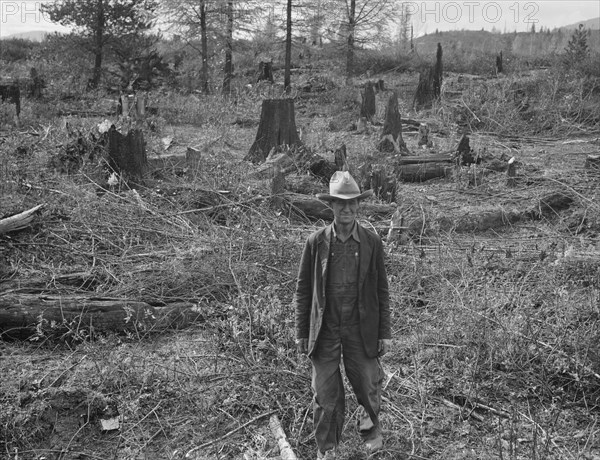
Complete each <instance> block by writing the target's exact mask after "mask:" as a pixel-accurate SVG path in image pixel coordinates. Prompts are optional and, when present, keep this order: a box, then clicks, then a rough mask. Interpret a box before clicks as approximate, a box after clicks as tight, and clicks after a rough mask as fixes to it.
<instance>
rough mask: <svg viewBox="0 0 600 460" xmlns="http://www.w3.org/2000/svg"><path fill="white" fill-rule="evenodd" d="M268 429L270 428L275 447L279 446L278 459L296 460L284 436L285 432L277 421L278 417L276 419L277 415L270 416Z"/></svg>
mask: <svg viewBox="0 0 600 460" xmlns="http://www.w3.org/2000/svg"><path fill="white" fill-rule="evenodd" d="M269 427H270V428H271V433H273V436H274V437H275V439H276V441H277V445H278V446H279V458H281V460H297V459H298V457H296V454H295V453H294V451H293V449H292V446H290V443H289V442H288V440H287V437H286V435H285V431H283V428H282V427H281V422H280V421H279V417H277V415H271V418H270V419H269Z"/></svg>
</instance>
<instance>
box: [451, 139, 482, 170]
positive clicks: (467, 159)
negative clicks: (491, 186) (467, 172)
mask: <svg viewBox="0 0 600 460" xmlns="http://www.w3.org/2000/svg"><path fill="white" fill-rule="evenodd" d="M470 142H471V141H470V139H469V136H467V135H466V134H463V136H462V137H461V138H460V141H459V142H458V147H457V148H456V164H457V166H469V165H472V164H479V163H481V158H479V156H478V155H475V154H474V152H473V149H472V148H471V145H470Z"/></svg>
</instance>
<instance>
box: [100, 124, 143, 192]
mask: <svg viewBox="0 0 600 460" xmlns="http://www.w3.org/2000/svg"><path fill="white" fill-rule="evenodd" d="M108 155H109V166H110V167H111V168H112V169H113V170H114V171H116V172H118V173H121V174H124V175H125V176H126V177H128V178H131V179H134V180H136V181H140V180H141V179H142V177H143V176H144V174H145V173H146V169H147V167H148V157H147V155H146V143H145V142H144V133H143V132H142V131H141V130H140V129H132V130H131V131H129V132H128V133H127V134H126V135H123V134H121V133H120V132H119V131H117V128H115V126H114V125H113V126H111V127H110V129H109V131H108Z"/></svg>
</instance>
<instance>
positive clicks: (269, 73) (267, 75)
mask: <svg viewBox="0 0 600 460" xmlns="http://www.w3.org/2000/svg"><path fill="white" fill-rule="evenodd" d="M263 80H266V81H268V82H270V83H273V82H274V80H273V62H264V61H260V62H259V63H258V76H257V78H256V81H257V82H259V81H263Z"/></svg>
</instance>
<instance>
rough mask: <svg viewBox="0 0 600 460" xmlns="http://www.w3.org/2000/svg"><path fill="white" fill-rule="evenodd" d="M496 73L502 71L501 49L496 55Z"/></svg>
mask: <svg viewBox="0 0 600 460" xmlns="http://www.w3.org/2000/svg"><path fill="white" fill-rule="evenodd" d="M496 73H502V51H500V53H499V54H498V55H497V56H496Z"/></svg>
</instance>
